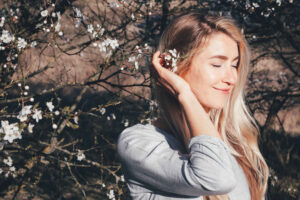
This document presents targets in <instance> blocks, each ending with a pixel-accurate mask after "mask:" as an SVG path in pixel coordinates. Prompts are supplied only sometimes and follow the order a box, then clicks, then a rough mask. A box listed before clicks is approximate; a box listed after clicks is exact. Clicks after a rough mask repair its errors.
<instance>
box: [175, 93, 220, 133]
mask: <svg viewBox="0 0 300 200" xmlns="http://www.w3.org/2000/svg"><path fill="white" fill-rule="evenodd" d="M178 100H179V102H180V103H181V106H182V108H183V110H184V114H185V117H186V120H187V123H188V125H189V128H190V131H191V136H192V137H194V136H197V135H202V134H206V135H211V136H214V137H218V138H221V137H220V134H219V133H218V131H217V129H216V127H215V126H214V125H213V123H212V121H211V120H210V118H209V116H208V114H207V113H206V112H205V110H204V108H203V107H202V105H201V104H200V103H199V101H198V100H197V98H196V97H195V95H194V94H193V93H192V92H185V93H182V94H179V96H178Z"/></svg>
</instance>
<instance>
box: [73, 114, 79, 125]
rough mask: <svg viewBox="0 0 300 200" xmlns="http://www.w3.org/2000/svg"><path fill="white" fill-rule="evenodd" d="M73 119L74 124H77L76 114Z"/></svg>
mask: <svg viewBox="0 0 300 200" xmlns="http://www.w3.org/2000/svg"><path fill="white" fill-rule="evenodd" d="M73 120H74V122H75V124H78V120H79V117H78V116H77V115H75V116H74V118H73Z"/></svg>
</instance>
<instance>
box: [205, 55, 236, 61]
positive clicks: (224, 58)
mask: <svg viewBox="0 0 300 200" xmlns="http://www.w3.org/2000/svg"><path fill="white" fill-rule="evenodd" d="M213 58H219V59H222V60H228V57H227V56H223V55H216V56H212V57H210V58H209V59H213ZM238 59H239V56H237V57H235V58H234V59H233V60H232V61H235V60H238Z"/></svg>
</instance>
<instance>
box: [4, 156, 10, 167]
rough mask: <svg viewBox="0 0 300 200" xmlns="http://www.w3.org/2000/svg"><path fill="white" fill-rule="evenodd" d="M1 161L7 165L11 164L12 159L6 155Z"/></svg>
mask: <svg viewBox="0 0 300 200" xmlns="http://www.w3.org/2000/svg"><path fill="white" fill-rule="evenodd" d="M3 163H4V164H6V165H8V166H10V167H11V166H12V159H11V157H10V156H8V157H7V159H3Z"/></svg>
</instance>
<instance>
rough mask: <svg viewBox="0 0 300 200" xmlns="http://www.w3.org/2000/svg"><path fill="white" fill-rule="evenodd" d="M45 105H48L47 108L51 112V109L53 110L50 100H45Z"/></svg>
mask: <svg viewBox="0 0 300 200" xmlns="http://www.w3.org/2000/svg"><path fill="white" fill-rule="evenodd" d="M46 106H47V107H48V109H49V110H50V112H52V111H53V108H54V106H53V104H52V102H51V101H49V102H46Z"/></svg>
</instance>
